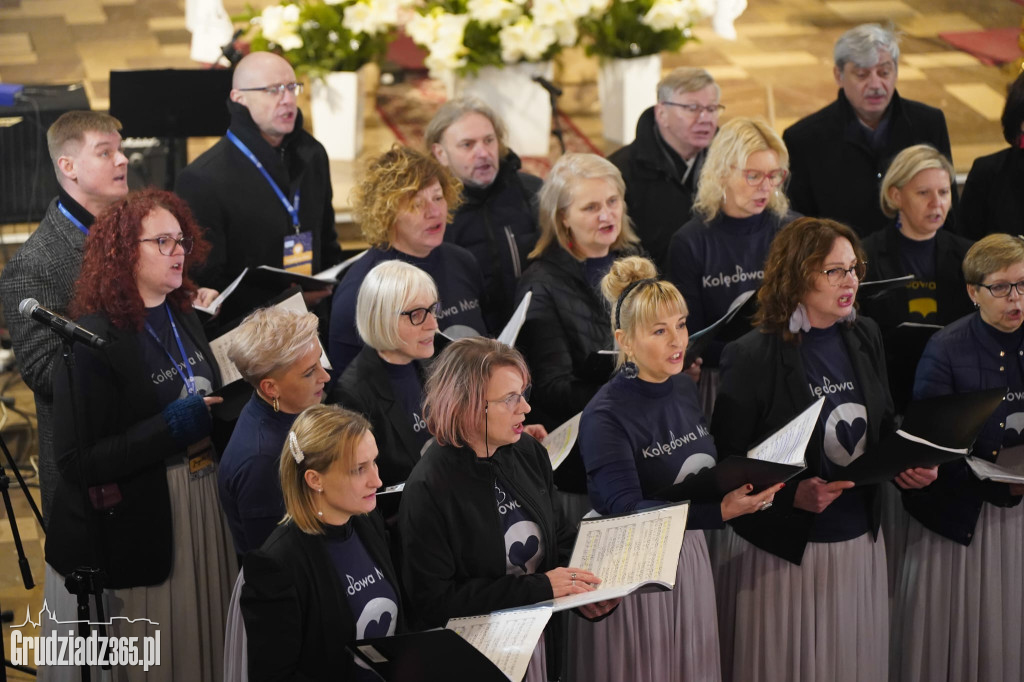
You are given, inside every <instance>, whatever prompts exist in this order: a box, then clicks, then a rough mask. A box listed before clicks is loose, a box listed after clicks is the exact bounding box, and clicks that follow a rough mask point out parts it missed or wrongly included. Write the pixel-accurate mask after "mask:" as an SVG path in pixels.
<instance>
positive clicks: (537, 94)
mask: <svg viewBox="0 0 1024 682" xmlns="http://www.w3.org/2000/svg"><path fill="white" fill-rule="evenodd" d="M552 73H553V69H552V67H551V62H537V63H530V62H521V63H519V64H509V65H507V66H504V67H502V68H498V67H494V66H485V67H483V68H482V69H480V71H479V73H477V75H475V76H464V77H462V78H459V79H457V80H456V83H455V94H456V95H459V96H463V97H466V96H470V95H472V96H475V97H479V98H480V99H482V100H483V101H484V102H486V103H487V104H488V105H490V107H491V108H492V109H494V110H495V111H496V112H497V113H498V115H499V116H501V118H502V120H503V121H504V122H505V126H506V127H507V128H508V146H509V147H510V148H511V149H512V150H513V151H514V152H515V153H516V154H519V155H520V156H547V155H548V147H549V146H550V143H551V99H550V97H549V96H548V92H547V90H545V89H544V88H542V87H541V86H540V85H539V84H537V83H535V82H534V81H533V77H534V76H541V77H543V78H546V79H547V80H551V76H552Z"/></svg>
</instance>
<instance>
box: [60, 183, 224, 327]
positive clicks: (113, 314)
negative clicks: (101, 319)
mask: <svg viewBox="0 0 1024 682" xmlns="http://www.w3.org/2000/svg"><path fill="white" fill-rule="evenodd" d="M157 208H163V209H166V210H167V211H168V212H169V213H170V214H171V215H172V216H174V219H175V220H177V221H178V225H180V226H181V233H182V235H183V236H185V237H192V239H193V241H194V245H193V246H192V253H190V254H188V256H186V257H185V268H184V272H183V273H182V280H181V286H180V287H179V288H177V289H175V290H174V291H172V292H171V293H170V294H168V295H167V300H168V302H169V303H170V304H171V305H173V306H175V307H176V308H178V309H179V310H183V311H184V310H187V309H188V308H189V306H191V305H192V299H193V297H194V296H195V293H196V285H195V284H194V283H193V282H192V280H191V279H189V277H188V271H189V269H190V268H191V267H193V266H195V265H200V264H202V263H203V262H204V261H205V260H206V256H207V254H208V253H209V252H210V243H209V242H207V241H206V240H205V239H203V230H202V228H201V227H199V225H198V224H197V223H196V221H195V219H194V218H193V217H192V211H190V210H189V208H188V204H186V203H185V201H184V200H183V199H181V198H179V197H178V196H177V195H175V194H173V193H172V192H167V191H164V190H159V189H144V190H142V191H139V192H132V193H131V194H129V195H128V196H127V197H125V198H124V199H122V200H121V201H119V202H117V203H116V204H114V205H113V206H111V207H110V208H108V209H107V210H105V211H103V213H101V214H100V215H99V216H97V217H96V222H94V223H93V225H92V227H91V228H90V229H89V236H88V238H87V239H86V240H85V254H84V256H83V258H82V270H81V272H80V273H79V275H78V281H77V282H76V283H75V298H74V300H72V302H71V306H70V312H71V314H72V316H74V317H81V316H82V315H88V314H90V313H103V314H104V315H106V316H107V318H108V319H109V320H110V322H111V324H113V325H114V326H115V327H118V328H120V329H135V330H137V331H141V330H142V326H143V320H144V318H145V315H146V311H145V307H144V306H143V303H142V296H140V295H139V287H138V283H137V282H136V279H135V275H136V272H135V271H136V270H137V269H138V265H139V235H140V234H141V233H142V221H143V220H144V219H145V218H146V216H148V215H149V214H150V213H152V212H153V211H154V210H155V209H157Z"/></svg>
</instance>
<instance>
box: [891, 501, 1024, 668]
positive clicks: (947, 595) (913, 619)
mask: <svg viewBox="0 0 1024 682" xmlns="http://www.w3.org/2000/svg"><path fill="white" fill-rule="evenodd" d="M895 603H896V604H897V606H898V611H897V615H896V618H894V630H893V637H894V638H895V639H896V642H897V644H898V646H894V656H893V667H892V675H890V679H892V680H893V682H900V681H901V680H906V681H907V682H910V681H911V680H912V681H914V682H918V681H926V682H938V681H942V680H949V681H950V682H994V681H996V680H1001V681H1006V682H1008V681H1009V680H1014V681H1017V680H1024V506H1021V505H1017V506H1016V507H1010V508H1002V507H995V506H993V505H990V504H984V505H982V508H981V516H980V517H979V518H978V525H977V526H976V527H975V530H974V537H973V538H972V540H971V544H970V545H968V546H967V547H964V546H963V545H961V544H959V543H956V542H953V541H952V540H948V539H946V538H944V537H942V536H941V535H938V534H937V533H933V532H932V531H930V530H928V529H926V528H925V527H924V526H922V525H921V524H920V523H918V522H917V521H916V520H915V519H913V518H911V520H910V529H909V533H908V542H907V553H906V556H905V559H904V568H903V573H902V580H901V582H900V586H899V591H898V593H897V597H896V602H895Z"/></svg>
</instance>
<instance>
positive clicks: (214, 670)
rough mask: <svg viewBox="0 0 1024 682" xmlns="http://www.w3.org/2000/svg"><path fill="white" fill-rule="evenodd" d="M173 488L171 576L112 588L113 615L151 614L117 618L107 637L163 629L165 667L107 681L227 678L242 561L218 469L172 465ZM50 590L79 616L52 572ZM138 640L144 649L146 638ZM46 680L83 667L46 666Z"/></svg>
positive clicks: (121, 673) (120, 670)
mask: <svg viewBox="0 0 1024 682" xmlns="http://www.w3.org/2000/svg"><path fill="white" fill-rule="evenodd" d="M167 485H168V488H169V492H170V499H171V526H172V531H171V532H172V534H173V540H172V542H173V552H172V556H171V574H170V577H168V578H167V580H165V581H164V582H162V583H160V584H159V585H154V586H150V587H132V588H127V589H120V590H107V591H106V593H105V597H106V604H107V612H106V615H107V616H108V617H110V616H123V617H125V618H131V619H144V620H137V621H136V622H134V623H130V622H128V621H124V620H119V621H114V625H113V626H112V627H111V628H109V633H108V634H110V635H111V636H117V637H139V638H142V637H152V636H154V635H155V633H156V631H159V632H160V665H159V666H155V667H151V668H150V669H149V670H148V671H143V669H142V667H141V666H124V667H117V668H114V669H113V670H112V671H111V677H109V678H107V679H112V680H116V681H117V682H122V681H132V682H134V681H135V680H138V681H140V682H141V681H143V680H145V681H147V682H163V681H169V682H204V681H207V680H211V681H212V680H220V679H221V674H222V666H223V658H224V631H225V626H226V623H227V608H228V599H229V598H230V596H231V589H232V587H233V586H234V583H235V575H236V574H237V572H238V566H237V563H238V562H237V559H236V558H235V551H234V548H233V547H232V544H231V535H230V533H229V532H228V529H227V523H226V522H225V521H224V517H223V514H222V513H221V509H220V502H219V500H218V498H217V474H216V471H214V472H213V473H210V474H208V475H206V476H204V477H203V478H200V479H198V480H195V481H190V480H189V474H188V465H187V464H186V463H185V462H184V461H182V462H179V463H176V464H174V465H172V466H169V467H168V468H167ZM48 568H49V567H48ZM51 574H52V575H51ZM45 593H46V595H47V596H48V595H50V594H54V593H56V594H55V598H57V599H58V600H59V602H58V604H59V605H60V607H61V608H63V609H66V610H67V613H70V614H71V615H70V618H74V615H73V614H74V613H75V598H74V597H73V596H71V595H69V594H68V593H67V590H66V589H64V581H63V579H62V578H61V577H60V576H59V575H58V574H57V572H56V571H53V570H52V569H49V570H48V571H47V583H46V588H45ZM48 603H49V604H53V602H49V601H48ZM58 618H60V616H59V615H58ZM62 620H63V619H62ZM147 620H148V621H153V622H155V623H158V625H153V624H151V623H149V622H147ZM45 633H46V630H45V629H44V634H45ZM139 642H140V645H139V646H140V650H141V642H142V640H141V639H140V640H139ZM68 675H70V676H68ZM40 679H45V680H62V679H74V680H77V679H81V677H80V675H79V672H78V670H77V669H76V668H63V667H61V668H50V669H47V670H46V672H45V674H42V671H41V675H40Z"/></svg>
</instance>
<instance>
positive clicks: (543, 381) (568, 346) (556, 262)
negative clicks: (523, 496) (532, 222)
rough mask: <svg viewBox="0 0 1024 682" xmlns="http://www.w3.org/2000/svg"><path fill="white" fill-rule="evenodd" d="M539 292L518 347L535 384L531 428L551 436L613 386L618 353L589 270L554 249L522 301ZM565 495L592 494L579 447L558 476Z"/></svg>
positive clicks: (529, 280)
mask: <svg viewBox="0 0 1024 682" xmlns="http://www.w3.org/2000/svg"><path fill="white" fill-rule="evenodd" d="M527 291H532V292H533V298H532V299H531V300H530V309H529V311H527V315H526V322H525V323H524V324H523V328H522V330H520V332H519V338H518V340H517V341H516V346H517V347H518V348H519V350H520V351H521V352H522V354H523V356H524V357H525V358H526V363H527V365H529V367H530V373H531V375H532V381H533V394H532V396H531V398H530V405H531V406H532V407H533V412H532V413H531V415H530V421H531V422H540V423H541V424H543V425H544V428H546V429H548V430H551V429H553V428H555V427H557V426H559V425H561V424H562V423H563V422H565V421H567V420H568V419H570V418H571V417H573V416H574V415H575V414H576V413H577V412H581V411H582V410H583V408H584V407H586V406H587V403H589V402H590V399H591V398H593V397H594V394H595V393H597V390H598V389H599V388H601V386H603V385H604V384H605V382H607V381H608V379H609V378H610V377H611V375H612V371H613V369H614V365H615V358H614V356H610V355H598V351H601V350H610V349H612V348H614V347H615V340H614V338H613V337H612V332H611V319H610V313H609V311H608V304H607V303H606V302H605V300H604V298H603V297H602V296H601V294H600V293H598V292H597V291H596V290H595V289H594V288H593V287H591V286H590V284H589V283H588V282H587V278H586V274H585V273H584V264H583V262H581V261H578V260H576V258H575V257H573V255H572V254H570V253H569V252H568V251H566V250H565V249H563V248H562V247H561V246H559V245H558V244H557V243H553V244H552V245H551V246H550V247H548V248H547V249H546V250H545V251H544V253H542V254H541V255H540V256H539V257H538V258H537V260H535V261H534V262H533V264H532V265H530V267H529V268H528V269H527V270H526V272H525V273H524V274H523V278H522V279H521V280H520V281H519V291H518V293H517V295H516V298H517V300H519V299H522V297H523V296H525V295H526V292H527ZM555 481H556V482H557V483H558V487H559V488H560V489H562V490H566V491H568V492H575V493H586V492H587V483H586V481H587V478H586V471H585V469H584V468H583V460H582V459H581V458H580V455H579V448H578V445H577V446H574V447H573V452H572V453H570V455H569V457H568V458H566V460H565V461H564V462H563V463H562V465H561V466H560V467H559V468H558V470H557V471H556V472H555Z"/></svg>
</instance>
